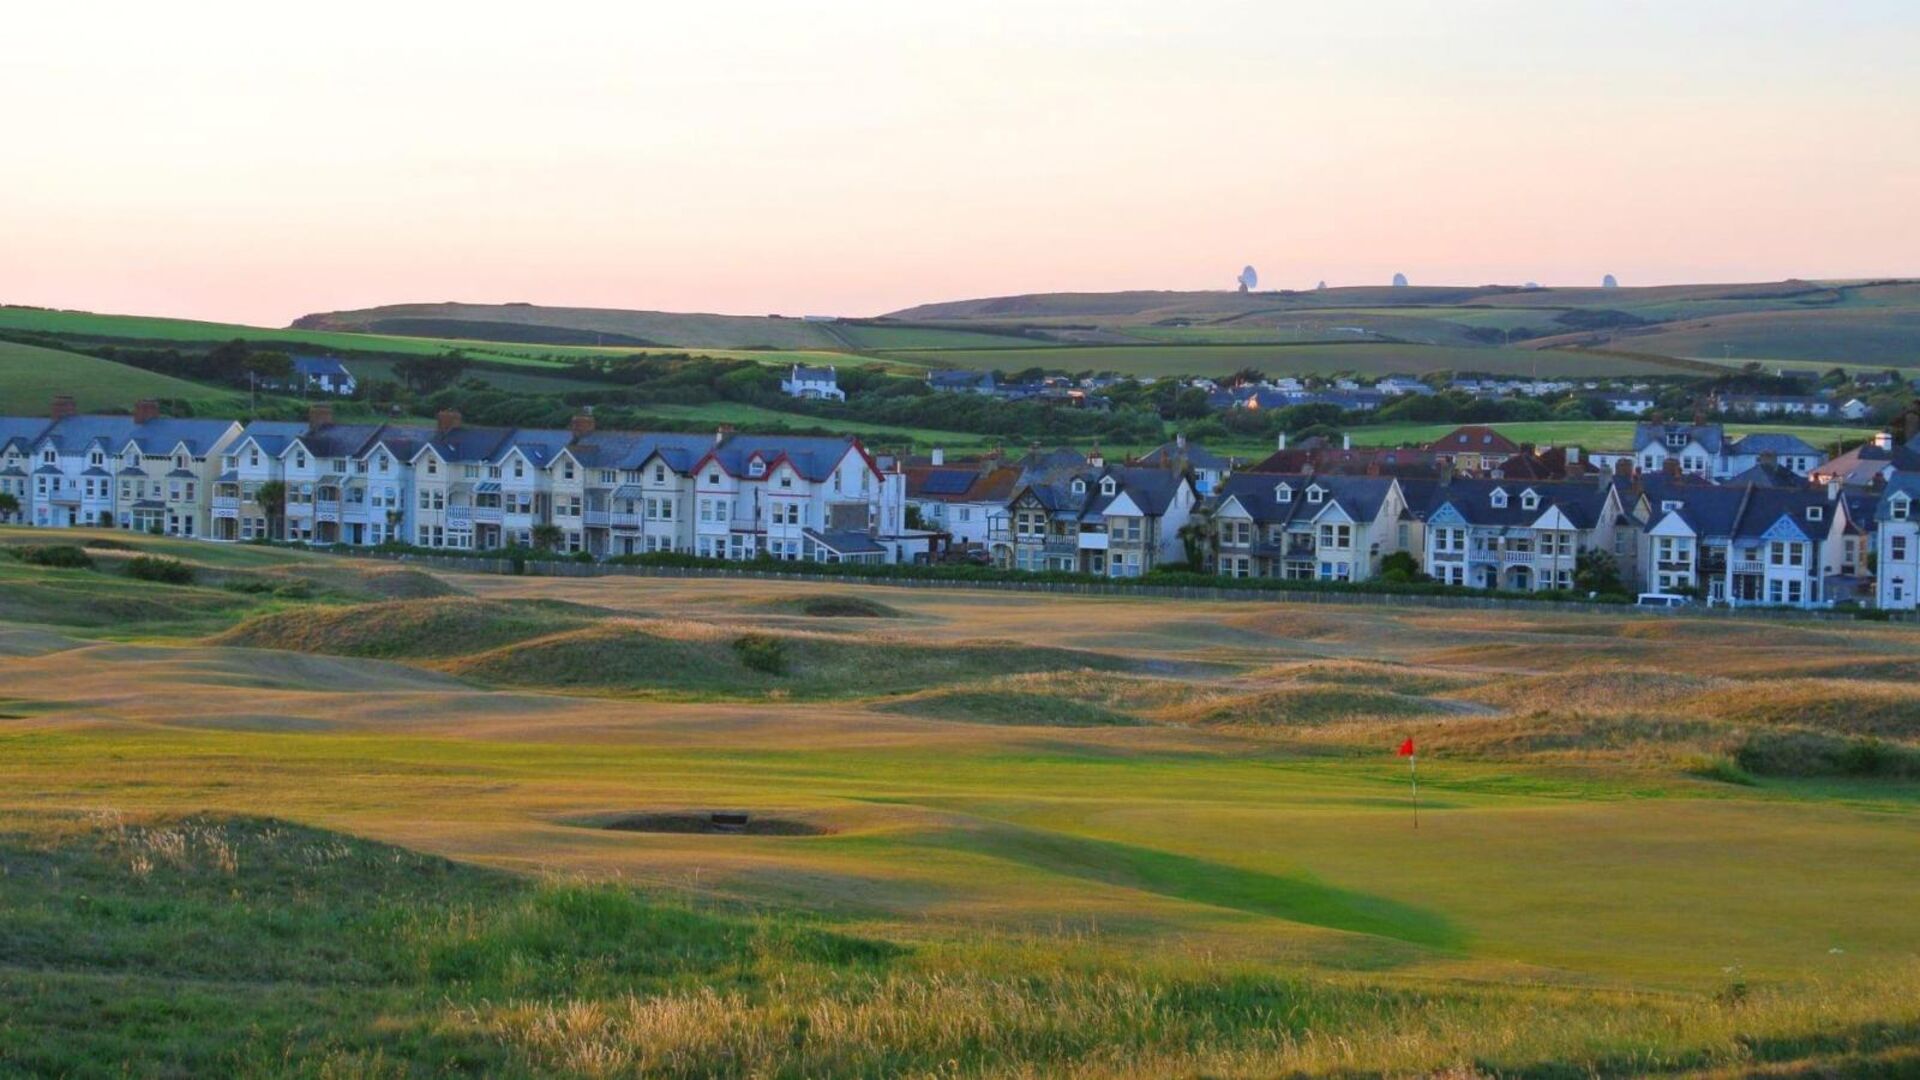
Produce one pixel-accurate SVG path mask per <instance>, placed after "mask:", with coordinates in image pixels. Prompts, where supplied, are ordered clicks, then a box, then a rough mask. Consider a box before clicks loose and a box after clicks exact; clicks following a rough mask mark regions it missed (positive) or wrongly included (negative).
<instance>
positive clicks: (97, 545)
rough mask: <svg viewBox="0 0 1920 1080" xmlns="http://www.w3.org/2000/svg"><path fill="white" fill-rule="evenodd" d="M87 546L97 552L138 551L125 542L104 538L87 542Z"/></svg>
mask: <svg viewBox="0 0 1920 1080" xmlns="http://www.w3.org/2000/svg"><path fill="white" fill-rule="evenodd" d="M86 546H87V547H90V548H93V549H94V550H96V551H134V550H136V549H135V548H134V546H133V545H132V544H129V543H127V542H126V541H125V540H113V539H109V538H107V537H104V536H102V537H96V538H95V539H92V540H89V541H87V543H86Z"/></svg>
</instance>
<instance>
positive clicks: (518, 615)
mask: <svg viewBox="0 0 1920 1080" xmlns="http://www.w3.org/2000/svg"><path fill="white" fill-rule="evenodd" d="M592 617H593V612H592V610H591V609H589V608H583V607H579V606H577V605H573V604H565V603H557V602H552V601H534V600H522V601H516V602H513V603H502V602H499V601H488V600H472V599H465V598H442V599H435V600H394V601H389V602H386V603H379V604H357V605H354V606H351V607H337V608H323V607H303V608H299V609H296V610H293V611H283V612H277V613H275V614H271V615H262V616H260V617H258V618H255V619H249V620H248V621H246V622H244V623H241V624H240V625H239V626H236V627H234V628H233V629H231V630H228V631H226V632H225V633H222V634H219V635H216V636H215V637H214V638H212V639H211V642H210V643H211V644H215V645H232V646H239V647H242V648H250V649H290V650H293V651H296V652H313V653H329V654H332V655H336V656H370V657H379V658H384V659H431V658H440V657H450V656H462V655H466V654H469V653H473V652H477V651H481V650H485V649H492V648H498V647H500V646H502V645H507V644H510V643H512V642H517V641H526V640H529V639H532V638H537V637H541V636H543V635H547V634H554V633H559V632H563V631H566V630H571V629H574V628H577V627H581V626H585V625H587V624H588V623H590V622H591V621H592Z"/></svg>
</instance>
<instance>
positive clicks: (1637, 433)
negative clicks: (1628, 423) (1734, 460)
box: [1633, 421, 1726, 454]
mask: <svg viewBox="0 0 1920 1080" xmlns="http://www.w3.org/2000/svg"><path fill="white" fill-rule="evenodd" d="M1670 433H1676V434H1677V433H1684V434H1685V435H1686V436H1687V438H1688V439H1690V440H1692V441H1694V442H1697V443H1699V444H1700V447H1701V449H1703V450H1705V451H1706V452H1707V453H1709V454H1718V453H1719V452H1720V450H1721V448H1722V447H1723V446H1724V445H1725V443H1726V429H1725V428H1724V427H1721V426H1720V425H1719V424H1666V423H1658V422H1654V421H1641V422H1640V423H1638V424H1635V425H1633V451H1634V453H1636V454H1637V453H1639V452H1640V451H1642V450H1645V449H1646V448H1647V447H1648V446H1650V445H1652V444H1654V443H1659V444H1660V445H1662V446H1665V445H1666V441H1667V435H1668V434H1670Z"/></svg>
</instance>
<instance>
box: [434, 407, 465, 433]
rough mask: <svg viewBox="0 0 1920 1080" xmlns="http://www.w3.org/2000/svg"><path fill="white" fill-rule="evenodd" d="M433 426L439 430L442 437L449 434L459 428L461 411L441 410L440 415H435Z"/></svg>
mask: <svg viewBox="0 0 1920 1080" xmlns="http://www.w3.org/2000/svg"><path fill="white" fill-rule="evenodd" d="M433 426H434V427H435V428H437V429H439V431H440V434H442V435H445V434H446V433H447V432H449V431H452V430H453V429H454V428H457V427H459V426H460V410H459V409H441V410H440V411H439V412H438V413H436V414H434V417H433Z"/></svg>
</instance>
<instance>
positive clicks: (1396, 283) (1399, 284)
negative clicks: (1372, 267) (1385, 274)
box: [1393, 274, 1407, 289]
mask: <svg viewBox="0 0 1920 1080" xmlns="http://www.w3.org/2000/svg"><path fill="white" fill-rule="evenodd" d="M1393 287H1394V288H1396V289H1404V288H1406V287H1407V275H1405V274H1395V275H1393Z"/></svg>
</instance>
